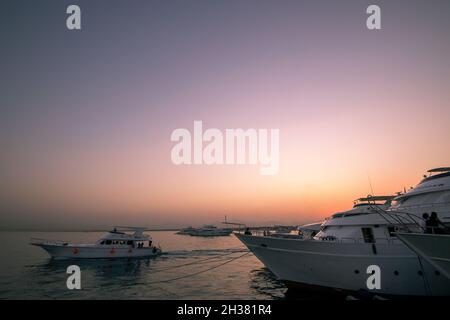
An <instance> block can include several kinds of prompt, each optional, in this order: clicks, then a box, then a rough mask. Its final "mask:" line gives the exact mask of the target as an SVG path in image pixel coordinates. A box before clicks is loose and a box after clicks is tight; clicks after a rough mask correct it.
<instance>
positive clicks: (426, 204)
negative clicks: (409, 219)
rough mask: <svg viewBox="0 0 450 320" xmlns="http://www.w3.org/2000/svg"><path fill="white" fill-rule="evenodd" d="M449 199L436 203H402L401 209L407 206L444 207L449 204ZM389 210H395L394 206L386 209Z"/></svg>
mask: <svg viewBox="0 0 450 320" xmlns="http://www.w3.org/2000/svg"><path fill="white" fill-rule="evenodd" d="M449 205H450V201H443V202H436V203H425V204H410V205H404V204H402V209H408V208H413V209H414V208H437V207H445V206H449ZM388 211H389V212H396V208H395V206H394V207H393V208H392V209H389V210H388Z"/></svg>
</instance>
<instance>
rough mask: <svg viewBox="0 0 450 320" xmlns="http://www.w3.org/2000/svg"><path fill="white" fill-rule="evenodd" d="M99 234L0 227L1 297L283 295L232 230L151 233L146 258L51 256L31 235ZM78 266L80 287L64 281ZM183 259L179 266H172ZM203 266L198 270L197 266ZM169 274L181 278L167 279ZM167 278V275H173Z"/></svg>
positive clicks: (74, 237) (86, 237)
mask: <svg viewBox="0 0 450 320" xmlns="http://www.w3.org/2000/svg"><path fill="white" fill-rule="evenodd" d="M103 234H104V233H102V232H0V242H1V244H2V245H1V250H0V261H1V262H0V298H1V299H284V298H285V297H286V288H285V287H284V285H283V284H282V283H280V282H279V281H277V280H276V279H275V276H274V275H273V274H272V273H270V271H268V270H267V269H266V268H264V266H263V265H262V264H261V263H260V262H259V261H258V260H257V259H256V258H255V257H254V256H253V255H252V254H248V255H246V256H244V257H242V258H239V259H236V260H234V261H232V262H230V263H227V264H225V265H223V266H220V267H217V268H215V267H216V266H219V265H221V264H223V263H224V262H227V261H229V260H230V259H232V258H234V257H238V256H240V255H242V254H243V252H242V250H246V248H245V247H244V246H243V245H242V244H241V243H240V242H239V240H238V239H236V237H234V236H233V235H231V236H228V237H213V238H201V237H191V236H185V235H177V234H175V233H174V232H170V231H156V232H151V233H150V234H151V236H152V237H153V240H154V243H155V244H158V243H159V244H160V246H161V247H162V249H163V251H164V254H163V255H161V256H159V257H156V258H152V259H137V260H126V259H117V260H95V261H83V260H77V261H68V260H59V261H57V260H51V259H50V258H49V256H48V254H47V253H46V252H45V251H44V250H42V249H41V248H38V247H34V246H31V245H29V240H30V238H31V237H36V238H46V239H54V240H66V241H74V242H94V241H96V240H97V239H99V238H100V237H101V236H102V235H103ZM71 264H77V265H79V266H80V268H81V286H82V289H81V290H68V289H67V287H66V280H67V277H68V274H66V269H67V266H69V265H71ZM180 265H186V266H184V267H175V266H180ZM206 269H211V270H209V271H207V272H204V273H200V274H197V275H192V276H191V274H194V273H198V272H200V271H202V270H206ZM174 278H181V279H178V280H173V279H174ZM171 280H172V281H171Z"/></svg>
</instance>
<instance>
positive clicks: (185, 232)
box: [176, 226, 195, 235]
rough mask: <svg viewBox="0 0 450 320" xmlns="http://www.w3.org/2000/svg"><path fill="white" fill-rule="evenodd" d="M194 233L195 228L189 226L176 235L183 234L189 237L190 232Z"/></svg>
mask: <svg viewBox="0 0 450 320" xmlns="http://www.w3.org/2000/svg"><path fill="white" fill-rule="evenodd" d="M194 231H195V228H193V227H191V226H189V227H187V228H183V229H181V230H180V231H178V232H177V233H176V234H184V235H186V234H187V235H190V234H191V233H192V232H194Z"/></svg>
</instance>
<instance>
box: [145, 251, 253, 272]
mask: <svg viewBox="0 0 450 320" xmlns="http://www.w3.org/2000/svg"><path fill="white" fill-rule="evenodd" d="M237 252H243V251H242V250H239V251H233V252H229V253H226V254H221V255H215V256H213V257H208V258H205V259H201V260H195V261H192V262H188V263H184V264H178V265H175V266H168V267H166V268H156V269H152V271H151V272H152V273H158V272H162V271H166V270H171V269H177V268H181V267H186V266H190V265H195V264H198V263H201V262H205V261H210V260H212V261H211V262H215V261H214V260H217V259H221V258H223V257H225V256H229V255H231V254H234V253H237ZM246 252H248V251H246Z"/></svg>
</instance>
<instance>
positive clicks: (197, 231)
mask: <svg viewBox="0 0 450 320" xmlns="http://www.w3.org/2000/svg"><path fill="white" fill-rule="evenodd" d="M232 232H233V230H232V229H230V228H217V227H216V226H213V225H209V224H208V225H204V226H203V227H200V228H192V227H188V228H185V229H182V230H181V231H179V232H177V233H178V234H185V235H190V236H196V237H219V236H229V235H230V234H231V233H232Z"/></svg>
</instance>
